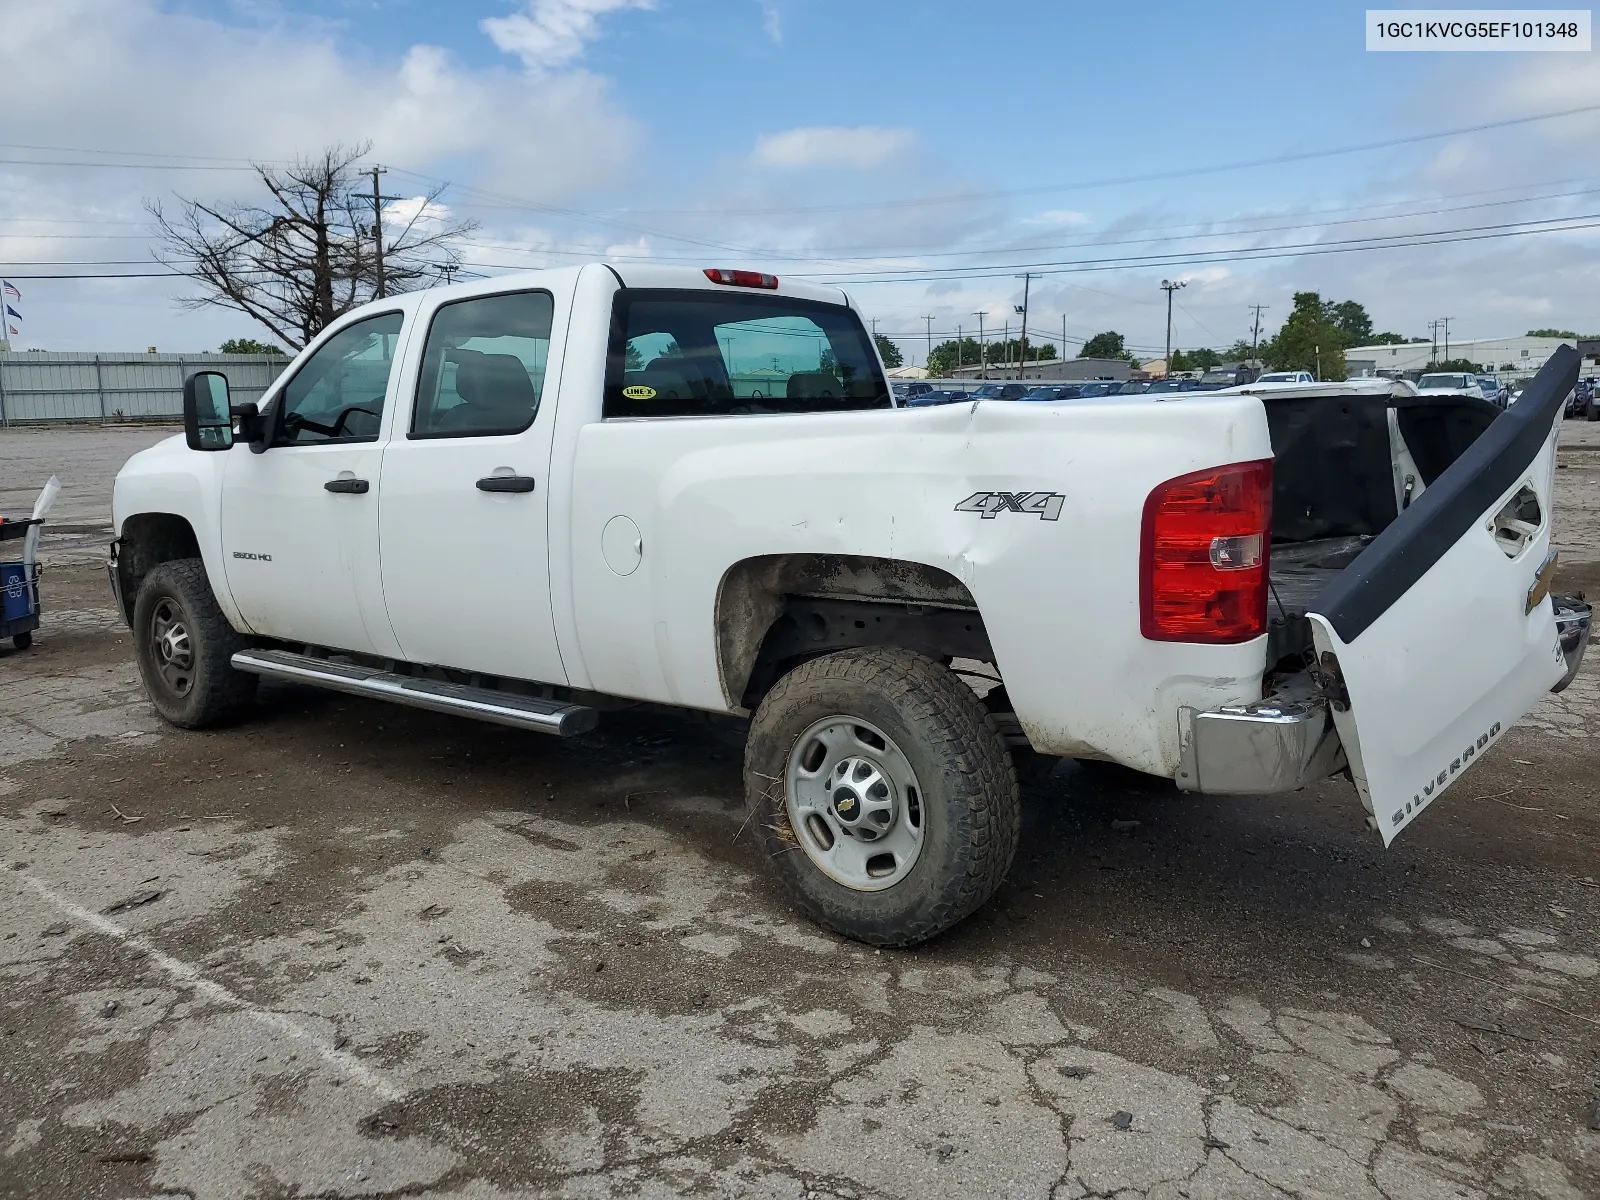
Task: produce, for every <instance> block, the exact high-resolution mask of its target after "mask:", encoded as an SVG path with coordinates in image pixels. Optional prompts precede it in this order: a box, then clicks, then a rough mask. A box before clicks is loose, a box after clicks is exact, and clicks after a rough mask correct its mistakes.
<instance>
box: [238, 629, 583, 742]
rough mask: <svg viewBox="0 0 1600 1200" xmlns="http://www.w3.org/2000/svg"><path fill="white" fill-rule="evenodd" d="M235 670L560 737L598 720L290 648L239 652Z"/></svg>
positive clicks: (575, 709) (572, 707) (556, 705)
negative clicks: (330, 659)
mask: <svg viewBox="0 0 1600 1200" xmlns="http://www.w3.org/2000/svg"><path fill="white" fill-rule="evenodd" d="M233 666H234V669H235V670H239V671H248V672H250V673H251V674H253V675H261V676H264V677H266V678H268V679H278V680H282V681H283V682H285V683H304V684H309V685H310V686H312V687H320V688H327V689H329V690H330V691H335V692H346V693H348V694H350V695H352V696H369V697H371V698H372V699H375V700H388V701H391V702H393V703H395V704H405V705H408V706H409V707H411V708H425V709H427V710H429V711H430V712H440V713H451V714H453V715H454V716H458V717H471V718H472V719H473V720H476V721H488V722H490V723H492V724H495V725H511V726H514V727H515V728H517V729H531V730H534V731H535V732H537V733H553V734H555V735H557V736H558V737H572V736H573V735H575V734H580V733H588V732H589V731H590V730H591V729H593V728H594V727H595V725H596V724H598V723H599V720H600V714H599V713H597V712H596V711H595V710H594V709H592V708H585V707H584V706H583V705H581V704H566V703H563V702H562V701H560V700H542V699H540V698H539V697H537V696H519V695H517V694H515V693H514V692H499V691H495V690H494V689H493V688H483V687H472V686H470V685H468V684H465V683H445V682H441V681H440V680H436V679H418V678H416V677H414V676H411V675H399V674H396V673H394V672H392V671H380V670H378V669H377V668H375V667H359V666H356V665H354V664H353V663H336V662H329V661H328V660H327V659H324V658H313V657H312V656H311V655H309V654H296V653H294V652H293V651H290V650H241V651H239V652H238V653H237V654H235V655H234V656H233Z"/></svg>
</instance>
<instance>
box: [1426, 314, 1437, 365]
mask: <svg viewBox="0 0 1600 1200" xmlns="http://www.w3.org/2000/svg"><path fill="white" fill-rule="evenodd" d="M1428 332H1429V333H1431V334H1432V335H1433V355H1432V357H1431V358H1430V359H1429V360H1428V365H1429V366H1430V367H1434V366H1438V365H1439V322H1437V321H1429V322H1428Z"/></svg>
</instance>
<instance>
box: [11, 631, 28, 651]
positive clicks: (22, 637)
mask: <svg viewBox="0 0 1600 1200" xmlns="http://www.w3.org/2000/svg"><path fill="white" fill-rule="evenodd" d="M11 644H12V645H13V646H15V647H16V648H17V649H18V650H26V649H27V648H28V647H29V646H31V645H33V634H31V633H19V634H17V636H16V637H14V638H12V639H11Z"/></svg>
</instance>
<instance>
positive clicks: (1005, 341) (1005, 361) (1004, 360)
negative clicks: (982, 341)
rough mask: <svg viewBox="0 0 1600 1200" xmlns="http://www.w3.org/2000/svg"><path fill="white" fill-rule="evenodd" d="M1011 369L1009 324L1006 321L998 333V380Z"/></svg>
mask: <svg viewBox="0 0 1600 1200" xmlns="http://www.w3.org/2000/svg"><path fill="white" fill-rule="evenodd" d="M1010 369H1011V322H1010V321H1007V322H1006V323H1005V325H1004V326H1003V327H1002V329H1001V333H1000V378H1001V379H1004V378H1005V377H1006V372H1007V371H1009V370H1010Z"/></svg>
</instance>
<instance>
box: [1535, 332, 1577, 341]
mask: <svg viewBox="0 0 1600 1200" xmlns="http://www.w3.org/2000/svg"><path fill="white" fill-rule="evenodd" d="M1524 336H1526V337H1558V338H1571V339H1572V340H1573V341H1577V340H1578V335H1577V334H1575V333H1573V332H1572V330H1570V329H1530V330H1528V332H1527V333H1526V334H1525V335H1524Z"/></svg>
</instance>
